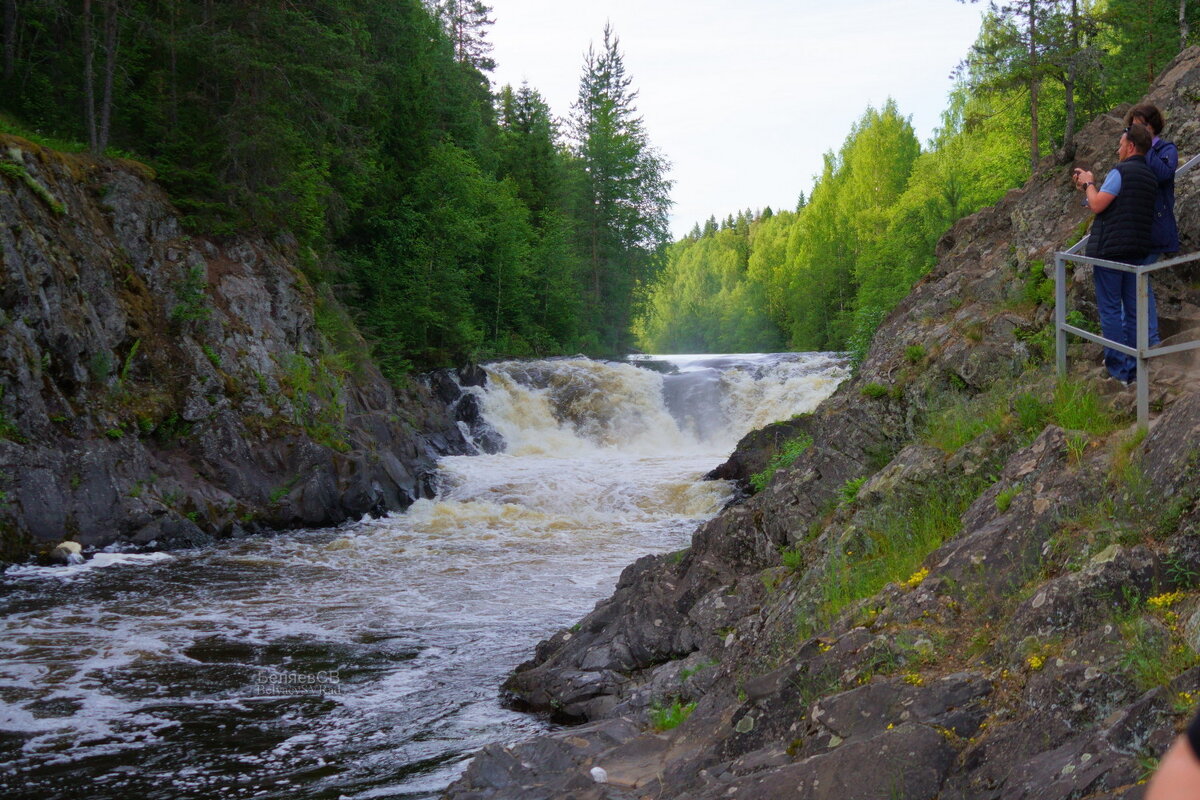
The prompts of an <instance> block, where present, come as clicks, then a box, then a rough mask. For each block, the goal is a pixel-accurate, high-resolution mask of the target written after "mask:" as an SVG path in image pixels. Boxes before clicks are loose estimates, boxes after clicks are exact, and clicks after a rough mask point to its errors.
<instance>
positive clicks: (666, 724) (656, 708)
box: [650, 700, 696, 731]
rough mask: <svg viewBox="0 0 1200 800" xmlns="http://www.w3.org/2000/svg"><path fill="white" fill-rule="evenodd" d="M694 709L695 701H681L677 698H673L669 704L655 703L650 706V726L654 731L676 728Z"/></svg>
mask: <svg viewBox="0 0 1200 800" xmlns="http://www.w3.org/2000/svg"><path fill="white" fill-rule="evenodd" d="M695 710H696V704H695V703H682V702H680V701H679V700H675V702H673V703H671V704H670V705H669V706H663V705H660V704H658V703H655V704H654V705H652V706H651V707H650V726H651V727H652V728H654V730H656V731H669V730H671V729H672V728H678V727H679V726H680V725H681V724H683V721H684V720H685V719H687V718H688V717H690V716H691V714H692V712H693V711H695Z"/></svg>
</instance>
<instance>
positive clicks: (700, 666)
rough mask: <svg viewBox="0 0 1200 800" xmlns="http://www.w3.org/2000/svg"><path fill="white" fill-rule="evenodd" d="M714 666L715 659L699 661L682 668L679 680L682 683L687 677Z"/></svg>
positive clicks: (715, 663) (715, 664)
mask: <svg viewBox="0 0 1200 800" xmlns="http://www.w3.org/2000/svg"><path fill="white" fill-rule="evenodd" d="M715 666H717V662H716V661H712V660H706V661H702V662H701V663H699V664H697V665H696V666H694V667H688V668H687V669H684V670H682V671H681V672H680V673H679V682H680V683H683V682H684V681H686V680H687V679H688V678H690V677H692V676H693V675H696V674H698V673H701V672H703V671H704V670H706V669H712V668H713V667H715Z"/></svg>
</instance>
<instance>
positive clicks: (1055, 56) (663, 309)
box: [635, 0, 1200, 356]
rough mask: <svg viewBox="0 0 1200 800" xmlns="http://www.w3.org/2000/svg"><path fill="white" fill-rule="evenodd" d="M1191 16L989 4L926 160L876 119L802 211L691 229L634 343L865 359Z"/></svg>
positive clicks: (1176, 8)
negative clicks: (942, 244)
mask: <svg viewBox="0 0 1200 800" xmlns="http://www.w3.org/2000/svg"><path fill="white" fill-rule="evenodd" d="M1197 5H1198V4H1196V3H1192V4H1191V6H1192V7H1191V8H1189V7H1188V5H1187V3H1186V2H1184V1H1183V0H1178V1H1176V0H1171V1H1170V2H1168V1H1166V0H1136V1H1135V0H1107V2H1106V1H1105V0H1100V2H1097V3H1077V2H1074V1H1073V0H1072V1H1071V2H1052V1H1051V0H1021V2H1013V3H1009V4H1007V5H995V4H994V5H993V6H992V9H991V11H990V12H989V13H988V14H987V15H986V17H985V20H984V24H983V26H982V29H981V31H980V34H979V38H978V40H977V41H976V42H975V44H974V45H973V46H972V48H971V50H970V52H969V53H968V55H967V57H966V58H965V59H964V60H963V62H962V64H961V65H960V66H959V69H958V73H957V74H958V78H959V81H958V85H957V88H956V89H955V91H954V92H953V93H952V95H951V98H950V105H949V108H948V109H947V110H946V111H945V112H944V113H943V124H942V127H941V128H940V129H939V130H938V131H936V132H935V134H934V136H933V139H932V140H931V141H930V142H929V143H928V144H927V146H926V147H925V148H922V147H921V146H920V143H919V142H918V141H917V138H916V136H915V135H914V133H913V129H912V126H911V125H910V124H909V121H908V119H906V118H905V117H903V116H902V115H901V113H900V111H899V109H897V108H896V106H895V104H894V103H893V102H891V101H889V102H888V103H886V104H885V105H884V107H883V108H882V109H874V108H868V109H867V110H866V112H865V113H864V114H863V116H862V117H861V119H859V121H858V122H857V123H856V124H855V125H854V127H853V128H852V129H851V131H850V134H849V136H847V138H846V141H845V143H844V144H843V145H842V147H841V149H840V150H839V151H838V152H836V153H834V152H829V153H826V155H825V165H824V169H823V170H822V173H821V175H820V176H818V177H817V180H816V183H815V184H814V187H813V189H812V193H811V197H809V198H805V197H804V196H803V195H801V197H800V200H799V203H798V204H797V207H796V208H795V209H794V210H790V209H789V210H786V211H774V212H773V211H772V209H770V208H767V209H764V210H763V211H761V212H757V213H756V212H753V211H750V210H746V211H743V212H740V213H738V214H737V215H736V216H733V215H731V216H729V217H728V218H726V219H725V220H723V221H720V222H718V221H717V220H716V219H715V218H711V219H709V220H708V222H706V223H705V225H704V226H703V228H701V227H700V226H699V225H697V226H696V227H695V228H693V230H692V232H691V233H690V234H689V235H688V236H686V237H684V238H683V239H681V240H680V241H678V242H675V243H674V244H672V245H671V246H670V247H669V248H668V250H667V257H666V263H665V266H664V268H663V270H662V271H661V273H660V274H659V275H658V277H657V279H656V280H655V281H654V282H653V283H652V284H651V285H650V286H649V288H648V290H647V292H646V295H645V299H644V304H643V306H642V309H641V313H640V314H639V316H638V318H637V320H636V321H635V330H636V333H637V338H638V343H639V345H640V346H641V347H642V348H643V349H646V350H650V351H653V352H660V353H666V352H676V353H678V352H739V351H740V352H745V351H756V350H775V349H779V348H784V347H788V348H792V349H796V350H846V349H848V350H851V351H852V352H853V353H855V354H857V355H859V356H861V354H862V353H863V352H864V351H865V349H866V347H867V345H868V344H869V343H870V339H871V336H872V335H873V333H874V331H875V329H876V327H877V326H878V324H879V322H880V321H881V320H882V319H883V317H884V316H885V315H886V314H887V312H888V311H890V310H891V309H892V308H893V307H894V306H895V305H896V303H897V302H898V301H899V300H900V299H901V298H902V297H903V296H904V295H905V294H907V293H908V291H909V289H910V288H911V287H912V284H913V283H914V282H915V281H916V280H917V279H918V278H920V277H921V276H922V275H924V274H925V273H926V272H927V271H928V270H929V269H930V267H931V266H932V265H933V253H934V246H935V244H936V243H937V240H938V239H939V238H940V237H941V236H942V234H943V233H945V231H946V230H947V229H948V228H949V227H950V225H952V224H953V223H954V222H955V221H956V220H958V219H959V218H961V217H963V216H965V215H967V214H970V213H972V212H974V211H976V210H978V209H980V208H982V207H983V206H986V205H988V204H990V203H993V202H995V201H996V200H997V199H999V197H1000V196H1001V195H1002V194H1003V193H1004V192H1005V191H1006V190H1007V189H1009V188H1011V187H1014V186H1019V185H1020V184H1021V183H1023V182H1024V181H1025V180H1026V179H1027V178H1028V177H1029V174H1030V169H1031V165H1032V164H1034V163H1036V162H1037V161H1038V159H1039V158H1040V157H1041V156H1044V155H1045V154H1047V153H1049V152H1051V151H1055V150H1059V151H1063V150H1064V149H1065V151H1067V152H1069V149H1070V147H1071V142H1072V138H1073V136H1074V131H1075V130H1076V127H1077V123H1076V120H1078V119H1083V120H1089V119H1091V118H1092V117H1094V116H1095V115H1096V114H1098V113H1101V112H1104V111H1107V110H1109V109H1110V108H1112V107H1113V106H1115V105H1117V104H1119V103H1122V102H1133V101H1136V100H1137V99H1139V98H1140V97H1141V95H1142V93H1143V92H1144V91H1145V89H1146V88H1147V86H1148V85H1149V83H1150V82H1151V81H1152V80H1153V79H1154V78H1155V77H1156V76H1157V74H1158V72H1159V71H1160V70H1161V69H1162V68H1163V67H1164V66H1165V65H1166V63H1167V62H1168V61H1169V60H1170V59H1171V58H1173V57H1174V56H1175V55H1176V54H1178V52H1179V51H1180V50H1181V49H1182V48H1183V47H1184V46H1185V44H1186V43H1187V37H1188V36H1189V35H1190V31H1191V30H1194V29H1195V24H1196V22H1197V19H1196V18H1197V16H1200V12H1198V11H1197V8H1196V6H1197ZM1169 132H1170V121H1169V120H1168V127H1167V133H1168V134H1169Z"/></svg>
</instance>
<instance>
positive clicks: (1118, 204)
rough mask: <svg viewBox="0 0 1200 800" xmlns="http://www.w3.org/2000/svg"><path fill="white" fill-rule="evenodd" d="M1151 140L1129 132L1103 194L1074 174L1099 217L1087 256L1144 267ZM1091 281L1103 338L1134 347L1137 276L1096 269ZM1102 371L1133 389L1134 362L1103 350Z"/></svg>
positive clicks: (1135, 129) (1153, 189)
mask: <svg viewBox="0 0 1200 800" xmlns="http://www.w3.org/2000/svg"><path fill="white" fill-rule="evenodd" d="M1152 139H1153V137H1152V135H1151V134H1150V131H1149V130H1148V129H1147V128H1146V127H1145V126H1143V125H1131V126H1129V127H1128V128H1126V129H1125V132H1124V133H1123V134H1121V142H1120V144H1119V145H1118V146H1117V158H1118V163H1117V164H1116V165H1115V166H1114V167H1113V168H1112V169H1111V170H1109V173H1108V176H1107V177H1105V179H1104V183H1103V184H1102V185H1101V186H1100V188H1099V189H1097V188H1096V181H1095V178H1093V176H1092V173H1091V172H1089V171H1087V170H1085V169H1076V170H1075V185H1076V186H1078V187H1079V188H1080V189H1082V190H1083V192H1084V194H1085V196H1086V197H1087V204H1088V208H1090V209H1091V210H1092V212H1093V213H1095V215H1096V221H1095V222H1093V223H1092V234H1091V237H1090V238H1089V239H1088V243H1087V250H1086V252H1085V254H1086V255H1089V256H1091V257H1093V258H1103V259H1105V260H1106V261H1119V262H1120V263H1122V264H1141V263H1142V262H1143V261H1145V260H1146V257H1147V255H1149V253H1150V250H1151V228H1152V226H1153V224H1154V202H1155V199H1156V197H1157V196H1158V179H1157V178H1155V176H1154V173H1153V172H1152V171H1151V170H1150V167H1149V166H1147V164H1146V152H1147V151H1148V150H1149V149H1150V144H1151V141H1152ZM1093 275H1094V277H1095V282H1096V307H1097V308H1098V309H1099V311H1100V331H1101V333H1102V334H1103V335H1104V338H1105V339H1111V340H1112V341H1114V342H1120V343H1121V344H1124V345H1127V346H1129V347H1136V346H1137V337H1136V333H1135V334H1134V337H1133V339H1132V340H1130V339H1129V338H1128V337H1127V336H1126V333H1125V332H1126V331H1127V330H1130V331H1135V332H1136V331H1137V282H1136V279H1135V277H1134V275H1133V273H1131V272H1122V271H1121V270H1115V269H1109V268H1108V267H1095V268H1094V270H1093ZM1104 365H1105V366H1106V367H1107V368H1108V374H1109V375H1111V376H1112V377H1113V378H1116V379H1117V380H1119V381H1121V382H1123V383H1131V382H1132V381H1133V380H1134V378H1135V377H1136V375H1135V372H1136V362H1135V361H1134V360H1133V359H1131V358H1129V357H1128V356H1126V355H1125V354H1123V353H1118V352H1117V351H1116V350H1111V349H1109V348H1105V349H1104Z"/></svg>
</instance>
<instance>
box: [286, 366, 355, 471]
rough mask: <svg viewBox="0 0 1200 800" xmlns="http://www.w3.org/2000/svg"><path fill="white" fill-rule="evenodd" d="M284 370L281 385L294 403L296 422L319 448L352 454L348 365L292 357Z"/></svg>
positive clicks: (294, 420) (294, 418)
mask: <svg viewBox="0 0 1200 800" xmlns="http://www.w3.org/2000/svg"><path fill="white" fill-rule="evenodd" d="M281 366H282V368H283V376H282V379H281V381H280V382H281V383H282V384H283V387H284V392H285V394H287V396H288V397H289V398H290V399H291V401H292V409H293V414H294V416H293V420H292V421H293V422H295V424H297V425H299V426H300V427H302V428H304V431H305V433H307V434H308V436H309V438H311V439H312V440H313V441H315V442H317V443H318V444H322V445H324V446H326V447H329V448H332V449H334V450H337V451H339V452H345V451H347V450H349V449H350V445H349V443H348V442H347V441H346V429H345V421H346V404H345V401H344V400H343V393H344V386H343V377H344V374H345V373H344V365H342V364H341V363H339V362H338V360H337V359H336V358H330V357H327V356H326V357H322V358H319V359H317V360H316V361H313V360H311V359H309V358H306V357H305V356H303V355H301V354H300V353H292V354H290V355H289V356H287V357H286V358H285V359H284V363H283V364H282V365H281Z"/></svg>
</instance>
